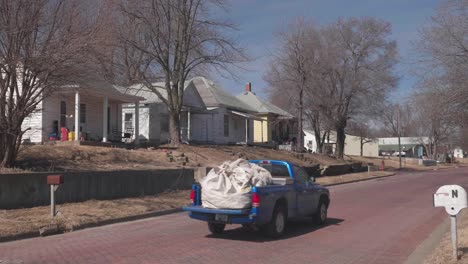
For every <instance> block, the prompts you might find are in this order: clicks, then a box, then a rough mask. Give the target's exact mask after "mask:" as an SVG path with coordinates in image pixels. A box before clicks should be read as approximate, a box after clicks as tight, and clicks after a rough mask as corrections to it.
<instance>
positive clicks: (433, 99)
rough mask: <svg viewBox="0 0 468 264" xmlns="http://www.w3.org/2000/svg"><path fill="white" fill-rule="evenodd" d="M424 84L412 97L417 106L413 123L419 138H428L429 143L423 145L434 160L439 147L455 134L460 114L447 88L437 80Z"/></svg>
mask: <svg viewBox="0 0 468 264" xmlns="http://www.w3.org/2000/svg"><path fill="white" fill-rule="evenodd" d="M424 84H425V86H424V87H421V89H420V90H419V91H418V92H416V93H415V95H414V96H413V97H414V104H415V105H417V107H415V110H414V113H415V123H416V125H417V128H418V134H419V136H421V137H422V136H425V137H429V142H426V143H424V144H425V147H426V150H427V151H428V155H429V156H432V158H433V159H436V158H437V154H438V149H439V147H440V146H441V145H442V144H443V143H447V142H448V140H449V138H450V136H451V135H454V134H455V131H456V128H457V124H458V123H459V117H460V113H459V111H458V107H457V105H456V104H453V101H452V100H451V98H452V97H451V95H450V93H449V92H448V89H449V88H447V87H446V86H444V85H443V84H441V82H438V81H437V80H431V81H426V82H424ZM421 143H423V142H421Z"/></svg>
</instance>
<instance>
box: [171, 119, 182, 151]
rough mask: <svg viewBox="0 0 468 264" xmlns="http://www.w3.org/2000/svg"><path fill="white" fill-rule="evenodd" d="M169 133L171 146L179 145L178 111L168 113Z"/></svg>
mask: <svg viewBox="0 0 468 264" xmlns="http://www.w3.org/2000/svg"><path fill="white" fill-rule="evenodd" d="M169 135H170V138H171V147H176V148H177V147H179V145H180V117H179V114H178V113H169Z"/></svg>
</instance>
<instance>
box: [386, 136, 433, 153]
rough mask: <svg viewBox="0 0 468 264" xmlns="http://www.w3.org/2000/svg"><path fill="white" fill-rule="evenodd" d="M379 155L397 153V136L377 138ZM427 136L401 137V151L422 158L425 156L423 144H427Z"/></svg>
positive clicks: (428, 141)
mask: <svg viewBox="0 0 468 264" xmlns="http://www.w3.org/2000/svg"><path fill="white" fill-rule="evenodd" d="M378 140H379V155H380V156H386V155H392V154H393V153H395V152H396V153H398V151H399V147H398V137H388V138H379V139H378ZM429 144H430V140H429V137H401V138H400V145H401V152H404V153H405V156H406V157H414V158H422V157H423V156H427V154H426V148H425V145H426V146H427V145H429Z"/></svg>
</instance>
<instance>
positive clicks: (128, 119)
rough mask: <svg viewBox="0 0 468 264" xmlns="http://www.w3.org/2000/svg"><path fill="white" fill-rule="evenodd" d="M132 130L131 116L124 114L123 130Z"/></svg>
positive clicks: (130, 114)
mask: <svg viewBox="0 0 468 264" xmlns="http://www.w3.org/2000/svg"><path fill="white" fill-rule="evenodd" d="M131 128H133V114H132V113H125V116H124V129H125V131H127V130H128V129H131Z"/></svg>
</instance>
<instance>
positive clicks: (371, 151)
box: [304, 129, 379, 157]
mask: <svg viewBox="0 0 468 264" xmlns="http://www.w3.org/2000/svg"><path fill="white" fill-rule="evenodd" d="M304 134H305V136H304V148H305V149H307V150H308V151H309V152H316V151H317V141H316V140H315V133H314V131H312V130H307V129H304ZM365 140H366V141H369V139H365ZM335 150H336V133H335V132H334V131H331V132H330V136H329V137H327V138H325V143H324V151H325V153H326V154H332V153H335ZM344 155H349V156H360V155H361V137H359V136H353V135H348V134H346V138H345V147H344ZM362 155H363V156H365V157H378V155H379V152H378V140H377V139H375V140H370V142H367V143H365V144H363V146H362Z"/></svg>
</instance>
